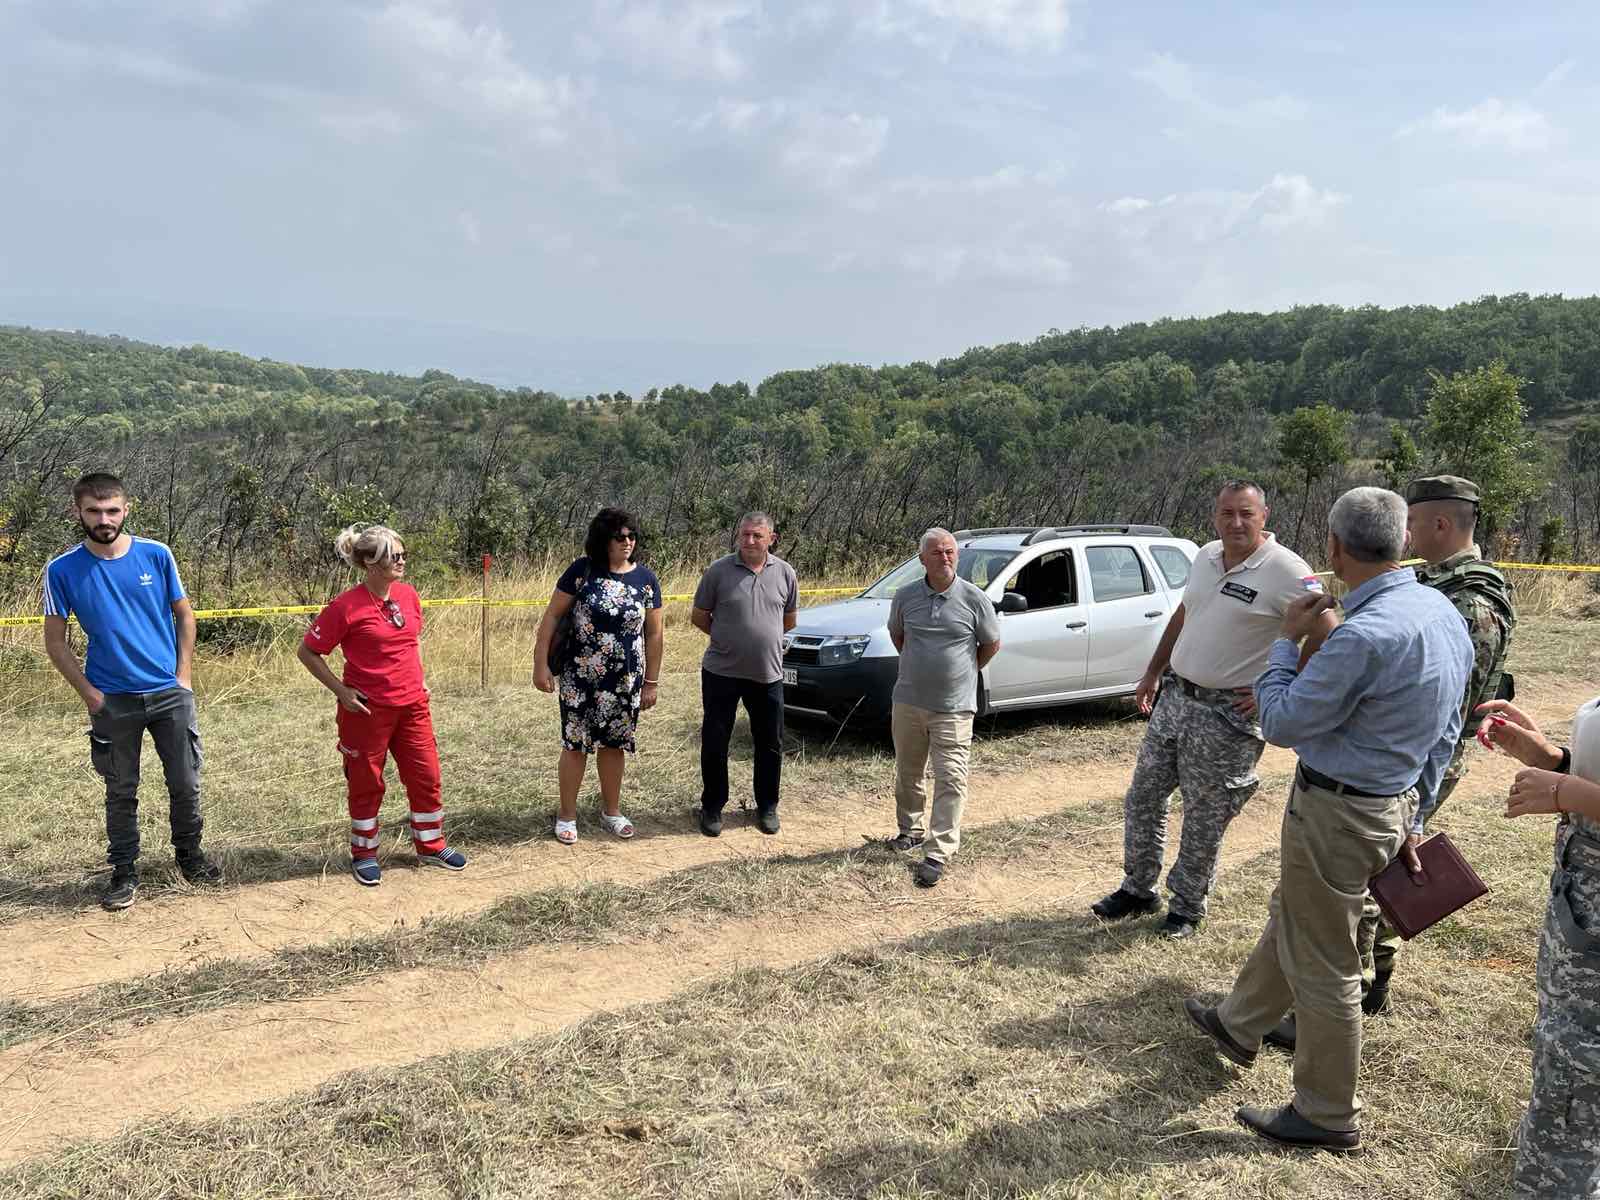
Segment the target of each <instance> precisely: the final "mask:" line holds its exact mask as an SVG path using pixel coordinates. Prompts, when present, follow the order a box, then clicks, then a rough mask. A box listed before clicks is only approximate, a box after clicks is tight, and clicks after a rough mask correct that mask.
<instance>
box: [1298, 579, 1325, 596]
mask: <svg viewBox="0 0 1600 1200" xmlns="http://www.w3.org/2000/svg"><path fill="white" fill-rule="evenodd" d="M1300 586H1301V587H1302V588H1304V589H1305V590H1306V591H1308V592H1320V591H1321V590H1322V580H1320V579H1318V578H1317V577H1316V576H1315V575H1305V576H1302V577H1301V579H1300Z"/></svg>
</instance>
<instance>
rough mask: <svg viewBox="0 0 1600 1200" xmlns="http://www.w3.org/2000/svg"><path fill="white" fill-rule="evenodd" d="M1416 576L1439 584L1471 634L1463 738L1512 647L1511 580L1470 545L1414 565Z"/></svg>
mask: <svg viewBox="0 0 1600 1200" xmlns="http://www.w3.org/2000/svg"><path fill="white" fill-rule="evenodd" d="M1417 580H1418V581H1419V582H1421V583H1425V584H1427V585H1428V586H1429V587H1432V588H1438V589H1439V590H1440V591H1441V592H1443V593H1444V594H1445V596H1446V597H1448V598H1449V600H1450V603H1451V604H1453V605H1455V606H1456V611H1457V612H1459V613H1460V614H1461V616H1462V618H1463V619H1465V621H1466V622H1467V634H1468V636H1469V637H1471V638H1472V675H1471V676H1470V677H1469V678H1468V680H1467V692H1466V695H1465V696H1463V697H1462V700H1461V715H1462V725H1461V736H1462V740H1466V739H1467V738H1469V737H1470V736H1471V735H1472V732H1473V731H1474V730H1475V729H1476V728H1477V725H1478V723H1477V721H1476V720H1474V719H1473V717H1472V710H1473V709H1475V708H1477V707H1478V705H1480V704H1482V703H1483V702H1484V701H1485V700H1492V699H1494V696H1495V693H1496V692H1497V691H1499V689H1500V676H1501V674H1502V673H1503V672H1504V671H1505V666H1506V654H1507V652H1508V651H1509V650H1510V649H1511V631H1512V630H1513V629H1515V628H1516V625H1517V610H1516V608H1515V607H1514V606H1513V604H1512V602H1511V585H1510V583H1508V582H1507V581H1506V577H1505V576H1504V575H1502V574H1500V571H1499V570H1498V569H1497V568H1496V567H1495V566H1494V565H1493V564H1492V563H1489V562H1487V561H1485V560H1484V559H1482V558H1480V557H1479V556H1478V555H1477V553H1475V552H1474V551H1472V550H1463V551H1462V552H1461V553H1460V554H1452V555H1451V556H1450V557H1449V558H1447V559H1445V560H1444V561H1443V562H1440V563H1435V564H1434V565H1432V566H1428V565H1426V564H1424V565H1422V566H1419V567H1418V568H1417Z"/></svg>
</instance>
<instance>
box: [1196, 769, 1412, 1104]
mask: <svg viewBox="0 0 1600 1200" xmlns="http://www.w3.org/2000/svg"><path fill="white" fill-rule="evenodd" d="M1416 802H1417V794H1416V792H1415V791H1414V790H1413V791H1407V792H1403V793H1401V794H1400V795H1398V796H1383V797H1379V798H1376V799H1367V798H1364V797H1355V796H1341V795H1338V794H1337V793H1335V792H1330V791H1325V790H1324V789H1322V788H1318V787H1307V786H1305V785H1304V784H1303V782H1302V777H1301V776H1300V775H1299V773H1298V772H1296V775H1295V782H1294V784H1293V785H1292V786H1291V787H1290V789H1289V807H1288V809H1287V810H1286V811H1285V812H1284V814H1283V833H1282V838H1281V842H1280V846H1281V850H1280V860H1281V863H1280V868H1279V872H1280V873H1279V877H1278V886H1277V888H1276V889H1274V891H1273V893H1272V904H1271V908H1270V910H1269V915H1268V917H1267V927H1266V929H1265V930H1263V931H1262V934H1261V940H1260V941H1258V942H1257V943H1256V948H1255V949H1254V950H1252V951H1251V952H1250V957H1249V958H1248V959H1247V960H1246V961H1245V964H1244V969H1243V970H1241V971H1240V972H1239V978H1238V979H1237V980H1236V981H1235V982H1234V985H1233V991H1232V992H1231V993H1229V995H1228V997H1227V999H1225V1000H1224V1001H1223V1002H1222V1003H1221V1004H1220V1005H1218V1007H1217V1016H1219V1017H1220V1018H1221V1019H1222V1024H1223V1026H1224V1027H1225V1028H1226V1029H1227V1031H1228V1033H1229V1035H1230V1036H1232V1037H1233V1039H1234V1040H1235V1041H1236V1042H1238V1043H1239V1044H1240V1045H1241V1046H1243V1047H1245V1048H1246V1049H1251V1050H1254V1049H1259V1048H1260V1045H1261V1035H1262V1034H1264V1033H1266V1032H1267V1031H1268V1030H1269V1029H1271V1028H1272V1027H1273V1026H1274V1025H1276V1024H1277V1023H1278V1022H1279V1021H1280V1020H1281V1019H1282V1018H1283V1015H1284V1013H1286V1012H1288V1011H1289V1009H1290V1008H1291V1007H1292V1008H1293V1009H1294V1013H1295V1025H1296V1035H1295V1054H1294V1107H1295V1110H1296V1111H1297V1112H1299V1114H1300V1115H1301V1116H1302V1117H1304V1118H1305V1119H1306V1120H1308V1121H1310V1122H1311V1123H1312V1124H1314V1125H1320V1126H1322V1127H1323V1128H1324V1129H1333V1130H1339V1131H1348V1130H1352V1129H1355V1128H1356V1124H1357V1117H1358V1114H1359V1113H1360V1112H1361V1099H1360V1097H1358V1096H1357V1095H1356V1073H1357V1071H1358V1070H1359V1068H1360V1065H1361V954H1360V951H1359V950H1358V949H1357V947H1356V927H1357V926H1358V925H1359V923H1360V921H1361V910H1362V904H1363V902H1364V901H1365V899H1366V895H1367V880H1368V879H1370V878H1372V876H1374V875H1376V874H1377V873H1378V872H1379V871H1381V870H1383V868H1384V867H1386V866H1388V864H1389V863H1390V862H1391V861H1392V860H1393V859H1394V857H1395V855H1397V854H1398V853H1399V852H1400V846H1401V844H1402V843H1403V842H1404V841H1405V837H1406V830H1407V829H1409V828H1410V826H1411V816H1412V812H1413V811H1414V809H1415V807H1416Z"/></svg>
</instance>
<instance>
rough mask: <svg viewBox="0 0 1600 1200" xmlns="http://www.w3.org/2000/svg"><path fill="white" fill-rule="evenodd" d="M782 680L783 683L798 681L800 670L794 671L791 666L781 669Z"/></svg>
mask: <svg viewBox="0 0 1600 1200" xmlns="http://www.w3.org/2000/svg"><path fill="white" fill-rule="evenodd" d="M783 681H784V682H785V683H799V682H800V672H799V671H796V670H795V669H794V668H793V667H785V668H784V669H783Z"/></svg>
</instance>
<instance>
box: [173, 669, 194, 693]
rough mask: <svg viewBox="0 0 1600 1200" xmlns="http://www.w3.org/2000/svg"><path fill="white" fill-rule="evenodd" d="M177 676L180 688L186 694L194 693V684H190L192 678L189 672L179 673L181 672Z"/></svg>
mask: <svg viewBox="0 0 1600 1200" xmlns="http://www.w3.org/2000/svg"><path fill="white" fill-rule="evenodd" d="M176 675H177V680H178V686H179V687H181V688H182V689H183V690H184V691H186V692H192V691H194V684H192V683H190V682H189V680H190V678H191V676H190V674H189V672H188V671H179V672H177V673H176Z"/></svg>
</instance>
